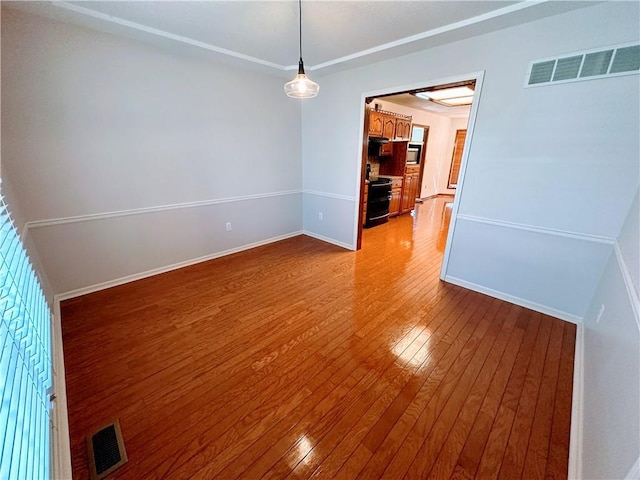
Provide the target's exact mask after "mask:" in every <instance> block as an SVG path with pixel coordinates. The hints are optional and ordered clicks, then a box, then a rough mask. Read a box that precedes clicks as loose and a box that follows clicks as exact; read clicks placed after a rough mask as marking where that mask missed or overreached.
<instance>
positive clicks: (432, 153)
mask: <svg viewBox="0 0 640 480" xmlns="http://www.w3.org/2000/svg"><path fill="white" fill-rule="evenodd" d="M473 91H474V82H460V83H457V84H453V85H440V86H436V87H429V88H428V89H422V90H416V91H411V92H405V93H398V94H391V95H386V96H383V97H377V98H372V99H367V100H368V105H367V109H368V112H367V114H368V115H369V128H368V148H367V155H366V181H365V188H364V199H363V205H362V209H363V225H364V226H365V227H367V228H369V227H373V226H376V225H379V224H381V223H384V222H386V221H388V219H389V218H393V217H395V216H398V215H403V214H406V213H409V212H411V211H412V210H413V209H414V207H415V203H416V201H418V202H420V201H421V200H420V199H427V198H431V197H434V196H437V195H451V196H453V195H455V192H456V190H455V187H456V184H457V175H458V172H459V167H460V161H461V158H462V147H463V145H464V140H465V136H466V128H467V122H468V118H469V112H470V110H471V100H472V97H473Z"/></svg>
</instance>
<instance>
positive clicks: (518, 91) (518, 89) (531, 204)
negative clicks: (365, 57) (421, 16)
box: [303, 2, 640, 321]
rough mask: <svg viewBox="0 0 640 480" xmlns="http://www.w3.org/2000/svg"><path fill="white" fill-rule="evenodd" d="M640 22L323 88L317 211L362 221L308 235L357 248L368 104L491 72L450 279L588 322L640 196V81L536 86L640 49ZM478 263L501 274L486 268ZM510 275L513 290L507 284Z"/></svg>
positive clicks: (392, 68) (313, 115)
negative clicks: (615, 51) (609, 249)
mask: <svg viewBox="0 0 640 480" xmlns="http://www.w3.org/2000/svg"><path fill="white" fill-rule="evenodd" d="M638 14H639V12H638V4H637V3H636V2H607V3H604V4H599V5H596V6H592V7H588V8H583V9H580V10H576V11H573V12H570V13H566V14H563V15H558V16H555V17H551V18H546V19H542V20H539V21H536V22H532V23H529V24H524V25H521V26H517V27H512V28H508V29H504V30H501V31H497V32H494V33H491V34H487V35H482V36H478V37H475V38H472V39H469V40H465V41H460V42H456V43H452V44H448V45H443V46H440V47H436V48H433V49H430V50H425V51H423V52H420V53H416V54H412V55H407V56H404V57H398V58H395V59H393V60H389V61H385V62H380V63H377V64H375V65H371V66H366V67H361V68H355V69H352V70H350V71H347V72H342V73H336V74H332V75H327V76H324V77H323V76H318V78H317V81H318V82H319V83H320V85H321V87H322V90H321V94H320V96H319V97H318V101H317V102H313V103H308V104H307V105H306V106H305V109H304V110H303V162H304V164H303V187H304V190H305V196H308V195H314V196H316V197H318V198H317V202H316V203H315V204H314V208H316V209H323V208H324V205H323V203H324V201H323V198H325V197H322V196H319V195H317V194H315V193H308V192H310V191H313V192H323V193H324V194H325V195H327V194H332V195H339V196H341V197H342V200H341V201H340V202H339V203H340V205H339V208H342V209H345V210H347V211H350V212H351V218H349V219H345V218H343V217H338V216H337V215H336V216H335V218H339V220H338V221H339V222H340V223H339V224H337V225H336V224H332V225H331V226H329V225H328V224H327V220H326V219H327V216H325V222H324V224H322V223H315V224H312V223H310V221H309V219H312V218H314V215H316V212H309V211H307V210H306V209H305V212H304V220H303V222H304V228H305V229H306V230H311V231H313V232H315V233H317V234H319V235H325V236H327V237H329V236H331V235H330V234H329V231H330V230H334V231H335V230H339V232H340V234H339V236H340V238H341V239H344V238H348V237H350V238H351V242H350V243H351V245H354V244H355V232H356V228H355V227H356V220H355V219H356V218H357V208H356V202H357V192H358V188H359V183H358V177H359V172H360V168H359V162H360V152H361V138H362V137H361V133H362V132H361V130H362V126H361V120H362V112H363V96H376V95H380V94H383V93H387V92H394V91H401V90H405V89H409V88H411V87H413V86H418V85H420V86H423V85H425V84H427V83H433V82H438V83H442V82H443V81H446V80H448V79H451V78H454V77H466V78H468V77H469V74H471V73H474V72H480V71H484V72H485V74H484V84H483V87H482V91H481V93H480V100H479V102H478V105H477V108H478V114H477V119H476V126H475V132H474V134H473V139H472V142H471V146H470V149H469V162H468V166H467V175H466V179H465V183H464V189H463V192H462V195H461V198H460V199H459V202H460V203H459V214H460V215H459V216H458V217H457V218H456V219H454V224H455V233H454V236H453V243H452V253H451V262H450V266H449V269H448V270H447V271H446V274H447V276H448V279H449V280H450V281H456V282H459V283H464V284H465V285H467V286H470V287H472V288H475V289H478V290H482V291H485V292H488V293H491V294H492V295H496V296H502V297H503V298H508V299H510V300H511V301H515V302H518V303H520V304H524V305H527V306H530V307H533V308H537V309H542V310H543V311H547V312H550V313H553V314H555V315H558V316H561V317H562V318H567V319H570V320H573V321H577V320H579V319H580V318H581V317H582V316H584V314H585V313H586V310H587V308H588V306H589V303H590V300H591V297H592V296H593V293H594V292H595V288H596V286H597V282H598V279H599V278H600V276H601V273H602V270H603V268H604V266H605V263H606V257H607V255H606V243H607V242H609V243H610V242H611V241H612V239H613V238H615V236H616V235H617V232H618V231H619V230H620V227H621V225H622V222H623V219H624V215H625V213H626V209H627V207H628V205H629V203H630V201H631V198H632V197H633V195H634V192H635V190H636V188H637V185H638V178H639V175H640V173H639V162H638V151H639V149H640V143H639V140H638V131H639V129H640V125H639V118H640V111H639V105H640V99H639V98H638V88H637V85H638V77H637V76H636V75H632V76H624V77H618V78H609V79H602V80H591V81H583V82H575V83H569V84H562V85H552V86H546V87H537V88H524V87H523V85H524V82H525V77H526V74H527V68H528V66H529V63H530V61H532V60H536V59H540V58H546V57H550V56H554V55H561V54H564V53H570V52H576V51H581V50H586V49H592V48H597V47H604V46H608V45H615V44H619V43H625V42H630V41H638V37H639V33H638V23H637V21H636V20H637V18H638ZM331 208H336V206H335V205H333V206H331ZM463 224H464V225H463ZM458 227H459V229H458ZM541 235H543V236H546V237H548V238H549V241H545V240H540V238H539V237H540V236H541ZM476 236H482V238H484V239H485V241H483V242H477V241H473V239H474V238H475V237H476ZM601 237H602V238H601ZM574 242H575V245H576V248H573V244H574ZM601 242H605V243H601ZM528 248H531V249H528ZM479 258H493V259H495V261H494V262H491V263H489V262H485V263H483V264H482V268H480V267H479V265H478V264H477V263H476V262H477V261H478V259H479ZM505 271H507V272H508V273H509V278H512V279H513V282H510V283H506V282H504V281H503V280H502V278H503V276H502V275H503V274H504V273H505ZM550 272H560V274H559V275H558V277H559V278H558V281H557V282H548V277H547V275H548V274H549V273H550ZM578 275H579V277H580V278H579V279H578V280H580V281H578V282H574V280H575V279H576V277H578ZM554 276H555V275H554Z"/></svg>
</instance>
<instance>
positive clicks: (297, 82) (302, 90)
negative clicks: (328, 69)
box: [284, 59, 320, 98]
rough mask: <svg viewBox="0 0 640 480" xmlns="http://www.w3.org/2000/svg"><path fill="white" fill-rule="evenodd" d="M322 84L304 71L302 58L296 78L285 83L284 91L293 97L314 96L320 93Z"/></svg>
mask: <svg viewBox="0 0 640 480" xmlns="http://www.w3.org/2000/svg"><path fill="white" fill-rule="evenodd" d="M319 91H320V85H318V84H317V83H316V82H314V81H313V80H310V79H309V78H308V77H307V75H306V74H305V73H304V64H303V63H302V59H300V62H299V63H298V74H297V75H296V78H294V79H293V80H291V81H290V82H287V83H285V84H284V92H285V93H286V94H287V96H288V97H293V98H312V97H315V96H316V95H318V92H319Z"/></svg>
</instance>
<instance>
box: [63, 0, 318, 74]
mask: <svg viewBox="0 0 640 480" xmlns="http://www.w3.org/2000/svg"><path fill="white" fill-rule="evenodd" d="M51 4H52V5H53V6H55V7H58V8H64V9H65V10H70V11H72V12H75V13H79V14H81V15H87V16H89V17H93V18H97V19H99V20H104V21H106V22H109V23H115V24H117V25H121V26H123V27H127V28H131V29H133V30H138V31H141V32H145V33H149V34H151V35H156V36H158V37H163V38H168V39H169V40H173V41H175V42H179V43H185V44H187V45H191V46H193V47H198V48H202V49H204V50H209V51H211V52H216V53H221V54H222V55H227V56H229V57H234V58H239V59H240V60H245V61H247V62H252V63H257V64H260V65H264V66H267V67H271V68H274V69H276V70H292V69H294V68H298V66H297V65H296V66H295V67H294V66H288V67H285V66H284V65H278V64H277V63H273V62H269V61H267V60H262V59H261V58H257V57H252V56H250V55H245V54H244V53H239V52H234V51H233V50H228V49H226V48H222V47H216V46H215V45H211V44H210V43H205V42H200V41H198V40H194V39H193V38H189V37H184V36H182V35H176V34H174V33H170V32H166V31H164V30H160V29H157V28H153V27H148V26H147V25H143V24H142V23H136V22H131V21H129V20H125V19H124V18H120V17H116V16H113V15H107V14H106V13H102V12H97V11H96V10H92V9H90V8H86V7H81V6H79V5H74V4H71V3H68V2H51ZM308 70H311V69H308Z"/></svg>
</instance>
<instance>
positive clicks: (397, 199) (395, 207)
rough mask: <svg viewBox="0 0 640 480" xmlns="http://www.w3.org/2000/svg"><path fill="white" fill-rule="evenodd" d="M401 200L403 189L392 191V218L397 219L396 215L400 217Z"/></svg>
mask: <svg viewBox="0 0 640 480" xmlns="http://www.w3.org/2000/svg"><path fill="white" fill-rule="evenodd" d="M401 200H402V189H401V188H393V189H391V201H390V202H389V216H390V217H395V216H396V215H400V203H401Z"/></svg>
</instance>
